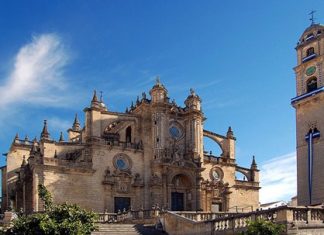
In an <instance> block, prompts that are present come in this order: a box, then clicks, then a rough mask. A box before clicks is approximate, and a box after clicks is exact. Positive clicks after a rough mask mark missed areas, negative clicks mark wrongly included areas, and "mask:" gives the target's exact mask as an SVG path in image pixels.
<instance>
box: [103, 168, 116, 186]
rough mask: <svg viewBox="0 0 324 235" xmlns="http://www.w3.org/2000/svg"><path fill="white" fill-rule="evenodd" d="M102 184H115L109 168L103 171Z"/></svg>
mask: <svg viewBox="0 0 324 235" xmlns="http://www.w3.org/2000/svg"><path fill="white" fill-rule="evenodd" d="M102 183H103V184H110V185H113V184H114V183H115V178H114V176H113V175H112V174H111V172H110V169H109V166H108V167H107V169H106V171H105V176H104V180H103V182H102Z"/></svg>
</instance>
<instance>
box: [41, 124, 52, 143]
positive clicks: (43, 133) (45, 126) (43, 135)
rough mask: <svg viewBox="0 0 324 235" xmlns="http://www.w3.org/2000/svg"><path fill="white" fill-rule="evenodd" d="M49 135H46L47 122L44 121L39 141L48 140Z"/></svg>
mask: <svg viewBox="0 0 324 235" xmlns="http://www.w3.org/2000/svg"><path fill="white" fill-rule="evenodd" d="M49 136H50V134H49V133H48V130H47V121H46V120H44V127H43V130H42V133H41V139H49Z"/></svg>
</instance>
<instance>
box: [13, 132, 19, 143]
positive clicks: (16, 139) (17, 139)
mask: <svg viewBox="0 0 324 235" xmlns="http://www.w3.org/2000/svg"><path fill="white" fill-rule="evenodd" d="M13 142H14V143H17V144H18V143H19V135H18V133H16V135H15V138H14V140H13Z"/></svg>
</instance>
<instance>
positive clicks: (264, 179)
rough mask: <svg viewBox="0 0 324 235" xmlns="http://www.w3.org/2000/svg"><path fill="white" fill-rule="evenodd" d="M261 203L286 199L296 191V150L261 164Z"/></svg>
mask: <svg viewBox="0 0 324 235" xmlns="http://www.w3.org/2000/svg"><path fill="white" fill-rule="evenodd" d="M260 169H261V171H260V182H261V187H262V189H261V190H260V201H261V203H267V202H273V201H279V200H284V201H288V200H290V199H291V197H293V196H295V195H296V193H297V189H296V188H297V171H296V152H293V153H289V154H286V155H283V156H280V157H276V158H272V159H271V160H269V161H267V162H265V163H264V164H262V165H261V168H260Z"/></svg>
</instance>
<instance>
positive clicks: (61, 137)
mask: <svg viewBox="0 0 324 235" xmlns="http://www.w3.org/2000/svg"><path fill="white" fill-rule="evenodd" d="M63 141H64V138H63V132H62V131H61V134H60V139H59V142H63Z"/></svg>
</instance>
